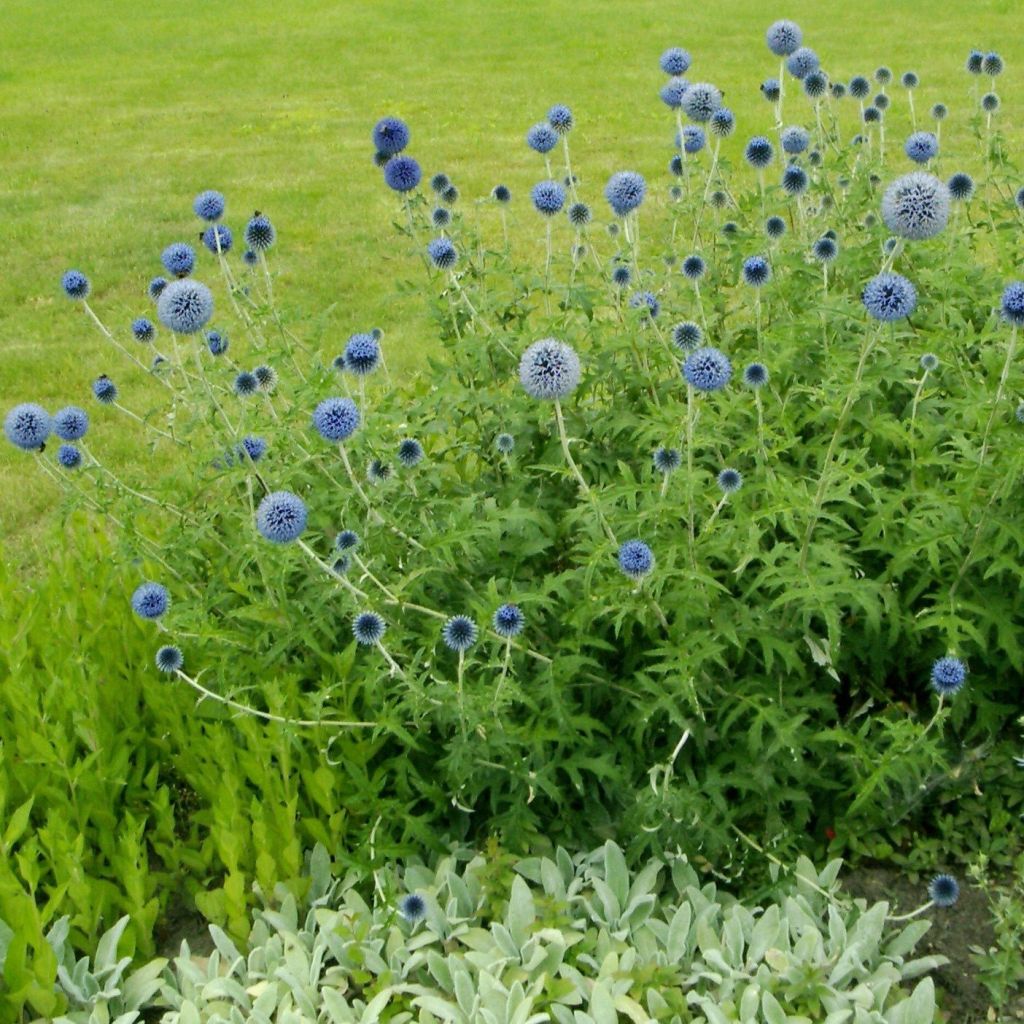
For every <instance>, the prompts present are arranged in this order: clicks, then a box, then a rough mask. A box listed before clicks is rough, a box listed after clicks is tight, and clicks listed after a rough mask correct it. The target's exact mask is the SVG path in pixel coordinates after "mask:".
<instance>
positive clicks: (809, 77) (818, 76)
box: [804, 71, 828, 100]
mask: <svg viewBox="0 0 1024 1024" xmlns="http://www.w3.org/2000/svg"><path fill="white" fill-rule="evenodd" d="M827 90H828V76H827V75H826V74H825V72H824V71H811V72H809V73H808V74H806V75H805V76H804V94H805V95H806V96H807V97H808V98H809V99H812V100H817V99H821V97H822V96H824V95H825V93H826V92H827Z"/></svg>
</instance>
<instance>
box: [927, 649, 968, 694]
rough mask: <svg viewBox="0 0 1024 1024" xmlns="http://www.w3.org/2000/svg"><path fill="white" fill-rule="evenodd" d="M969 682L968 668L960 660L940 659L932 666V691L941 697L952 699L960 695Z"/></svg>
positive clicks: (948, 657)
mask: <svg viewBox="0 0 1024 1024" xmlns="http://www.w3.org/2000/svg"><path fill="white" fill-rule="evenodd" d="M966 681H967V666H966V665H964V663H963V662H962V661H961V660H960V659H959V658H954V657H951V656H947V657H944V658H939V659H938V661H936V662H935V664H934V665H932V674H931V684H932V689H933V690H934V691H935V692H936V693H937V694H938V695H939V696H940V697H952V696H953V695H954V694H955V693H959V692H960V690H961V689H962V688H963V685H964V683H965V682H966Z"/></svg>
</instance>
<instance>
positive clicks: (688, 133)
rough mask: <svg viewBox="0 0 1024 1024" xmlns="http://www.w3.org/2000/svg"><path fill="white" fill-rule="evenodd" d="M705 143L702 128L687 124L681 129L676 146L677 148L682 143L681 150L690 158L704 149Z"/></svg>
mask: <svg viewBox="0 0 1024 1024" xmlns="http://www.w3.org/2000/svg"><path fill="white" fill-rule="evenodd" d="M706 141H707V140H706V137H705V135H704V129H703V128H700V127H698V126H697V125H695V124H688V125H686V127H685V128H683V131H682V136H681V138H677V139H676V145H677V146H678V145H679V143H680V142H682V148H683V149H684V150H685V151H686V152H687V153H689V154H690V155H691V156H692V155H693V154H695V153H699V152H700V151H701V150H702V149H703V148H704V146H705V144H706Z"/></svg>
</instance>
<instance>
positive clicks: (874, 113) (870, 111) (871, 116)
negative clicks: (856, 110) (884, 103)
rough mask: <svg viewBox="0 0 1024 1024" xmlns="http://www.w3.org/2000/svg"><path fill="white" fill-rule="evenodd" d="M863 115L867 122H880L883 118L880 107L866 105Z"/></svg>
mask: <svg viewBox="0 0 1024 1024" xmlns="http://www.w3.org/2000/svg"><path fill="white" fill-rule="evenodd" d="M863 116H864V123H865V124H878V122H879V121H881V120H882V112H881V111H880V110H879V109H878V107H865V108H864V115H863Z"/></svg>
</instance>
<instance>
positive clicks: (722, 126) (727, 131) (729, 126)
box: [708, 107, 736, 139]
mask: <svg viewBox="0 0 1024 1024" xmlns="http://www.w3.org/2000/svg"><path fill="white" fill-rule="evenodd" d="M708 127H709V128H710V129H711V134H712V135H714V136H716V137H717V138H719V139H725V138H728V137H729V136H730V135H732V133H733V132H734V131H735V130H736V117H735V115H734V114H733V112H732V111H731V110H730V109H729V108H728V107H719V108H718V109H717V110H716V111H715V112H714V113H713V114H712V115H711V120H710V121H709V122H708Z"/></svg>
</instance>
